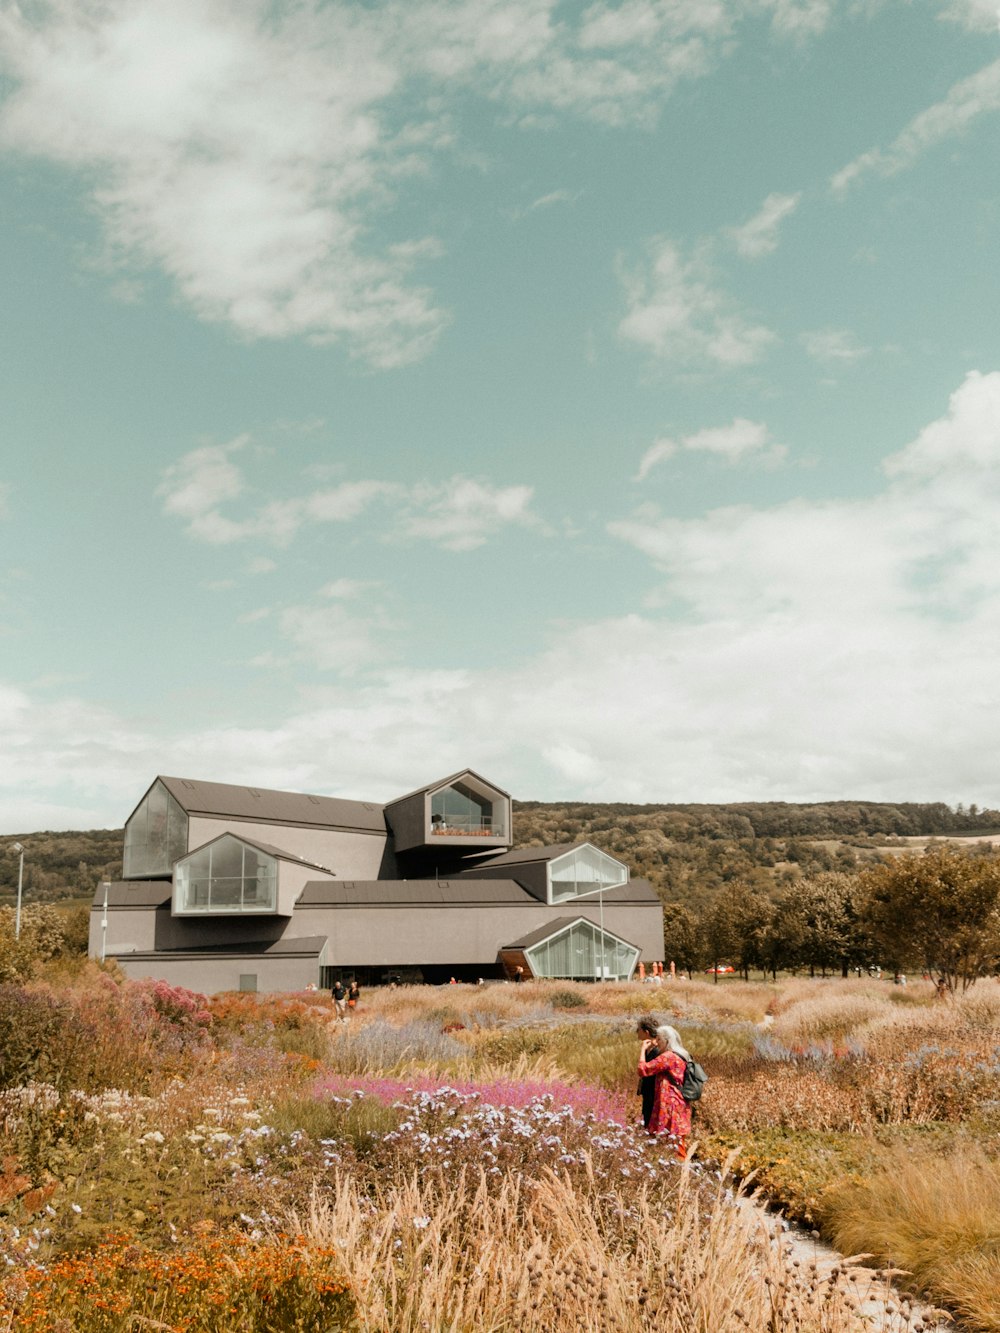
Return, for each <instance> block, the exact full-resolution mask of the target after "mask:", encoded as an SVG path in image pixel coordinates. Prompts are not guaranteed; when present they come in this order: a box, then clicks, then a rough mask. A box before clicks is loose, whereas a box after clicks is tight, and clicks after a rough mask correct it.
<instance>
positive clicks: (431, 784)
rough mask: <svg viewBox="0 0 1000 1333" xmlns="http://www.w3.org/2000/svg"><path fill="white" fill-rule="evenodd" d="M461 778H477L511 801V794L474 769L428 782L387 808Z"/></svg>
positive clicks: (393, 801) (391, 803)
mask: <svg viewBox="0 0 1000 1333" xmlns="http://www.w3.org/2000/svg"><path fill="white" fill-rule="evenodd" d="M459 778H475V779H476V781H477V782H481V783H482V784H483V786H484V787H489V789H490V791H495V792H496V793H497V795H498V796H506V797H507V799H508V800H510V792H509V791H504V789H503V788H502V787H498V786H497V784H496V783H495V782H490V780H489V778H484V777H483V775H482V774H481V773H477V772H476V771H475V769H473V768H460V769H459V771H458V772H457V773H450V774H449V775H448V777H446V778H438V780H437V781H436V782H427V783H425V784H424V785H423V786H422V787H417V788H415V789H414V790H413V791H408V792H407V793H406V794H405V795H404V796H395V797H393V799H392V800H391V801H386V803H385V808H386V809H387V810H390V809H391V808H392V807H393V806H394V805H399V803H400V801H408V800H410V799H411V797H413V796H421V795H422V794H423V793H424V792H428V791H437V789H438V788H439V787H447V786H448V784H449V783H451V782H455V781H457V780H458V779H459Z"/></svg>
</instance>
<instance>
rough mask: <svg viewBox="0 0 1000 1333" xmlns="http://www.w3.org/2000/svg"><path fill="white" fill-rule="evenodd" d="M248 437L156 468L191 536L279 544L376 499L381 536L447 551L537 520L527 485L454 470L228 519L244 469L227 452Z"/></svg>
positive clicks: (265, 565) (345, 486)
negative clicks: (226, 507)
mask: <svg viewBox="0 0 1000 1333" xmlns="http://www.w3.org/2000/svg"><path fill="white" fill-rule="evenodd" d="M248 441H249V436H245V435H244V436H240V437H239V438H238V439H236V440H234V441H232V442H231V443H229V444H224V445H205V446H203V447H201V448H199V449H194V450H192V451H191V452H190V453H188V454H185V455H184V456H183V457H182V458H181V459H180V460H179V461H178V462H177V463H173V464H171V465H170V466H169V467H168V468H167V469H166V470H165V471H164V473H163V480H162V482H161V484H160V486H159V487H158V489H157V494H158V495H159V496H160V497H162V500H163V510H164V513H167V514H170V515H173V516H175V517H178V518H181V519H183V520H184V521H185V522H186V525H187V532H188V534H189V535H190V536H191V537H194V538H196V539H197V540H199V541H204V542H208V543H209V544H210V545H214V546H225V545H230V544H232V543H234V542H239V541H249V540H251V539H253V540H257V541H265V542H270V543H271V544H272V545H275V546H287V545H288V544H289V543H290V542H291V541H293V540H294V538H295V537H296V536H297V535H298V533H299V532H300V530H301V529H302V528H303V527H307V526H309V525H313V524H320V523H349V522H353V521H354V520H355V519H358V518H360V517H361V516H362V515H363V514H364V513H365V512H366V511H367V510H369V509H370V508H371V507H372V505H373V504H375V502H376V501H378V502H380V503H382V504H383V505H384V506H385V507H386V509H387V511H388V513H389V515H390V517H389V519H388V522H387V524H386V526H385V528H384V534H383V535H384V536H385V537H386V538H387V539H392V540H397V539H399V538H411V539H421V540H429V541H434V542H437V544H438V545H440V546H442V547H444V548H445V549H446V550H451V551H470V550H472V549H474V548H475V547H477V546H482V545H483V543H484V542H486V541H487V540H488V539H489V538H490V537H492V536H494V535H495V534H496V533H498V532H499V531H500V530H501V529H502V528H504V527H506V526H507V525H509V524H515V525H519V526H522V527H536V528H539V527H540V526H541V525H540V522H539V519H538V518H537V516H536V515H535V514H534V513H533V512H532V510H531V500H532V496H533V490H532V488H531V487H530V486H519V485H515V486H494V485H492V484H491V483H490V482H488V481H477V480H475V479H473V478H469V477H462V476H454V477H448V478H444V479H442V480H441V481H435V482H418V483H417V484H416V485H414V486H410V487H405V486H402V485H400V484H399V483H396V482H383V481H372V480H363V481H342V482H340V483H338V484H337V485H336V486H326V487H322V488H320V489H319V490H316V491H313V492H312V493H311V494H308V495H302V496H292V497H290V498H287V499H278V500H269V501H268V502H267V503H265V504H263V505H260V506H259V507H258V508H256V509H254V510H253V511H252V512H251V513H250V514H249V515H248V516H246V517H243V518H231V517H229V516H228V515H226V514H224V513H222V511H221V508H220V506H221V505H222V504H223V503H226V502H228V501H231V500H235V499H238V498H239V497H241V496H242V495H243V494H244V493H245V492H246V490H247V482H246V478H245V476H244V473H243V471H242V470H241V469H240V468H239V467H237V465H236V463H235V462H234V461H233V458H232V455H233V454H235V453H237V452H238V451H239V450H241V449H243V448H244V447H245V446H246V444H247V443H248ZM251 568H252V571H253V572H268V571H269V570H270V569H273V568H274V562H273V561H267V560H266V559H263V560H262V559H260V558H258V559H256V560H255V561H252V562H251Z"/></svg>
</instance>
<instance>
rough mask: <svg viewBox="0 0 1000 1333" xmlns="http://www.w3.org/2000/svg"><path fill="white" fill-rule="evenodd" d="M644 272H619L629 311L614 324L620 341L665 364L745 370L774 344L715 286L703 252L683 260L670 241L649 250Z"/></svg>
mask: <svg viewBox="0 0 1000 1333" xmlns="http://www.w3.org/2000/svg"><path fill="white" fill-rule="evenodd" d="M650 249H651V262H650V264H649V266H648V268H647V269H646V270H645V271H643V272H638V271H635V270H633V271H632V272H630V273H629V272H623V281H624V285H625V292H626V300H627V304H628V310H627V313H626V315H625V318H624V319H623V320H622V321H621V323H620V324H619V326H618V331H619V333H620V334H621V336H622V337H623V338H627V339H628V340H629V341H630V342H635V343H638V344H639V345H640V346H641V347H644V348H645V349H646V350H647V351H649V352H651V353H652V354H653V355H655V356H656V357H658V358H660V359H662V360H664V361H673V362H676V363H680V364H693V365H695V366H700V367H705V366H706V365H707V366H712V367H719V366H726V367H733V366H745V365H749V364H751V363H752V362H754V361H758V360H759V359H760V358H761V356H763V355H764V353H765V351H766V350H767V348H768V347H769V346H770V345H771V344H772V343H773V342H774V341H775V335H774V334H773V333H772V332H771V331H770V329H767V328H764V327H763V326H762V325H759V324H751V323H749V322H748V321H747V320H746V319H744V317H743V316H742V315H741V314H740V312H739V311H738V310H737V309H736V308H735V306H734V303H733V301H732V300H731V299H730V298H729V297H728V296H727V295H726V294H725V293H724V292H723V291H722V290H721V289H720V288H718V287H717V286H715V284H714V275H713V273H712V271H711V266H710V264H709V262H708V260H707V257H706V256H705V254H704V253H699V254H696V255H695V257H694V258H692V259H685V258H684V257H683V256H682V254H681V252H680V249H679V247H678V246H677V245H675V244H674V243H673V242H672V241H669V240H660V241H658V242H655V243H654V244H653V245H652V246H651V247H650Z"/></svg>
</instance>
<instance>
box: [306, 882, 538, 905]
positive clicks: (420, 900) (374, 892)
mask: <svg viewBox="0 0 1000 1333" xmlns="http://www.w3.org/2000/svg"><path fill="white" fill-rule="evenodd" d="M497 905H501V906H510V905H520V906H524V905H528V906H533V907H537V906H538V899H537V898H535V897H533V896H532V894H530V893H528V891H527V890H526V889H522V888H521V886H520V884H515V882H514V881H513V880H512V879H442V880H436V879H369V880H350V879H347V880H344V879H337V880H310V881H309V883H308V884H307V885H306V886H305V888H304V889H303V890H302V892H301V893H300V894H299V897H298V899H297V901H296V903H295V906H296V908H300V907H449V906H456V907H476V906H479V907H492V906H497Z"/></svg>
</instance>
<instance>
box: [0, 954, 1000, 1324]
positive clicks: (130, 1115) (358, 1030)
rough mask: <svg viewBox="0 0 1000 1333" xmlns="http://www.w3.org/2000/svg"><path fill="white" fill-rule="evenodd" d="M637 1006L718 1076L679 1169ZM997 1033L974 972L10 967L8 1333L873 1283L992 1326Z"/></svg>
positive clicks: (799, 1318)
mask: <svg viewBox="0 0 1000 1333" xmlns="http://www.w3.org/2000/svg"><path fill="white" fill-rule="evenodd" d="M649 1012H652V1013H653V1014H654V1015H655V1016H657V1017H658V1018H659V1019H661V1020H663V1021H671V1022H673V1023H674V1024H675V1025H676V1026H677V1027H678V1028H679V1030H680V1032H681V1035H682V1037H683V1039H684V1041H685V1042H686V1044H687V1045H688V1046H689V1048H690V1049H691V1050H692V1051H694V1052H695V1053H696V1054H697V1055H698V1058H699V1059H700V1060H701V1061H702V1063H703V1064H704V1065H705V1066H706V1068H707V1069H708V1072H709V1075H710V1079H709V1084H708V1089H707V1091H706V1094H705V1097H704V1099H703V1101H702V1103H701V1104H700V1107H699V1110H698V1114H697V1118H696V1124H695V1134H694V1137H695V1139H696V1144H695V1146H694V1149H693V1152H692V1153H691V1154H689V1158H688V1160H686V1161H683V1162H682V1161H680V1160H678V1156H677V1154H676V1152H675V1150H674V1145H672V1144H671V1143H670V1142H668V1141H663V1140H658V1139H651V1138H649V1137H648V1136H647V1135H646V1134H645V1132H644V1131H643V1130H642V1126H641V1123H638V1124H637V1116H638V1110H639V1105H638V1100H637V1098H636V1096H635V1059H636V1052H637V1043H636V1040H635V1035H634V1031H635V1021H636V1016H637V1015H638V1014H641V1013H649ZM998 1032H1000V987H998V986H997V985H996V983H995V982H992V981H988V980H985V981H983V982H981V983H980V984H979V985H977V986H976V987H973V988H972V989H971V990H970V991H969V992H968V993H967V994H966V995H964V996H953V997H949V999H948V1000H947V1001H941V1000H939V999H937V998H935V993H934V989H933V987H932V986H931V985H930V984H929V983H927V984H922V983H920V982H917V983H915V984H912V985H911V986H910V987H908V988H906V989H905V990H902V989H900V988H894V987H893V986H891V985H890V984H889V983H887V982H881V981H877V980H875V979H868V978H866V979H864V980H857V981H853V980H852V981H841V980H840V979H837V980H820V979H813V980H810V979H806V978H800V979H795V978H792V979H788V980H784V981H779V982H778V983H777V984H771V983H764V982H759V983H754V982H751V983H745V982H742V981H739V980H729V979H727V980H726V981H725V982H724V983H722V984H719V985H713V984H711V983H709V982H702V981H698V980H694V981H682V980H677V981H675V982H673V983H671V984H665V985H663V986H662V987H659V988H653V987H647V986H641V985H639V984H632V985H610V984H609V985H606V986H601V985H596V986H573V985H564V984H562V983H558V984H555V983H549V984H546V983H541V982H539V983H528V984H525V985H522V986H508V985H503V984H498V985H493V986H486V987H474V986H450V987H443V988H431V987H404V988H393V989H386V990H377V991H368V992H366V993H365V995H364V996H363V997H362V1004H361V1006H360V1008H359V1009H358V1010H357V1011H356V1012H355V1013H354V1014H353V1015H352V1016H351V1018H350V1019H349V1020H348V1021H344V1022H338V1021H337V1019H336V1016H335V1014H334V1011H333V1008H332V1005H331V1003H330V1000H329V998H328V997H326V996H325V995H323V994H321V993H310V994H305V995H294V996H280V997H279V996H273V997H267V996H250V995H221V996H216V997H212V998H210V999H206V998H205V997H202V996H196V995H192V994H190V993H188V992H185V991H182V990H179V989H178V988H174V987H165V986H162V985H158V984H154V983H145V982H129V981H126V980H125V979H124V978H123V977H121V976H120V975H118V974H116V973H115V972H114V971H113V970H105V969H101V968H99V967H97V966H96V965H94V964H86V965H84V966H81V967H80V968H79V969H77V970H76V971H75V972H74V973H73V974H72V975H63V976H60V977H58V978H57V977H51V978H49V980H48V981H46V980H45V979H42V978H36V979H35V980H33V981H31V982H27V983H23V984H18V985H11V984H8V985H3V986H0V1037H2V1038H3V1043H2V1046H0V1050H2V1055H0V1061H2V1063H0V1139H2V1141H0V1269H2V1271H0V1333H13V1331H14V1330H25V1331H26V1333H27V1331H30V1333H73V1331H75V1330H80V1333H84V1331H86V1333H126V1330H128V1331H131V1330H136V1329H140V1328H141V1329H145V1328H155V1329H161V1330H172V1333H236V1330H251V1331H253V1333H256V1331H260V1333H285V1330H288V1331H289V1333H295V1331H301V1333H349V1331H350V1333H355V1331H356V1333H418V1331H423V1330H430V1331H431V1333H465V1331H466V1330H468V1331H469V1333H471V1330H473V1329H477V1330H478V1329H482V1330H485V1331H486V1333H513V1331H514V1330H517V1331H518V1333H541V1330H543V1329H544V1330H546V1333H551V1330H562V1329H566V1330H581V1333H582V1331H584V1330H588V1331H589V1330H593V1331H594V1333H596V1331H597V1330H602V1331H605V1333H606V1331H607V1330H621V1331H622V1333H639V1330H645V1329H647V1328H650V1327H656V1328H657V1329H665V1330H667V1331H668V1333H674V1331H676V1333H680V1331H681V1330H684V1333H690V1330H705V1331H706V1333H707V1331H708V1330H709V1329H711V1330H713V1333H715V1331H721V1333H730V1331H735V1330H746V1329H750V1330H769V1331H774V1333H778V1331H779V1330H780V1331H782V1333H783V1331H784V1330H789V1331H790V1330H799V1331H801V1333H848V1331H849V1330H859V1331H860V1330H862V1329H865V1328H870V1327H872V1323H871V1322H870V1321H871V1318H872V1316H871V1303H870V1298H871V1292H872V1290H873V1287H875V1286H879V1284H881V1283H882V1281H883V1277H884V1275H885V1273H886V1272H889V1273H890V1275H891V1277H892V1279H893V1281H894V1283H895V1288H894V1293H893V1295H892V1297H891V1299H888V1300H882V1301H881V1302H880V1304H879V1307H878V1308H879V1314H878V1325H877V1326H878V1327H881V1328H883V1329H886V1330H890V1333H892V1331H894V1330H898V1333H902V1331H903V1330H907V1329H909V1330H913V1331H914V1333H918V1331H920V1330H923V1329H925V1328H929V1327H931V1325H930V1323H928V1315H927V1313H926V1306H923V1307H918V1305H917V1304H916V1303H911V1302H910V1297H911V1295H914V1294H916V1293H921V1294H922V1295H923V1296H924V1298H925V1299H929V1300H930V1301H931V1302H933V1303H935V1304H937V1305H938V1306H939V1307H941V1308H942V1309H943V1310H945V1311H946V1312H947V1315H943V1316H942V1318H951V1319H954V1320H955V1321H957V1324H958V1326H960V1327H964V1328H967V1329H969V1330H979V1331H980V1333H984V1331H985V1333H989V1331H990V1330H994V1331H996V1330H1000V1202H998V1200H1000V1037H998ZM741 1182H743V1183H742V1184H741ZM755 1189H759V1190H761V1191H762V1195H761V1196H759V1197H758V1198H757V1200H756V1201H755V1202H750V1201H748V1198H747V1195H748V1193H752V1192H753V1191H754V1190H755ZM765 1198H766V1200H767V1201H768V1203H769V1208H767V1209H766V1208H765V1207H764V1206H763V1200H764V1199H765ZM793 1221H794V1222H796V1223H799V1224H801V1225H803V1226H804V1227H805V1228H807V1232H806V1234H807V1235H808V1233H809V1232H817V1233H822V1234H823V1235H824V1236H825V1237H826V1238H828V1239H829V1240H830V1241H831V1242H832V1243H833V1244H834V1245H836V1246H837V1248H838V1249H839V1250H840V1251H841V1253H842V1254H844V1255H847V1256H849V1257H848V1258H847V1259H846V1260H845V1261H844V1262H842V1263H840V1264H836V1265H834V1266H832V1267H831V1266H830V1265H826V1266H822V1265H819V1264H817V1263H811V1262H809V1260H808V1258H806V1259H805V1260H804V1259H803V1251H802V1241H801V1236H802V1233H801V1232H796V1230H795V1229H794V1228H792V1229H789V1228H790V1226H791V1223H792V1222H793ZM796 1235H798V1237H799V1240H798V1242H797V1244H796V1243H793V1238H794V1237H795V1236H796ZM859 1255H864V1256H867V1257H866V1258H865V1259H864V1260H861V1259H859V1258H858V1257H857V1256H859ZM880 1289H881V1288H880Z"/></svg>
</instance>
